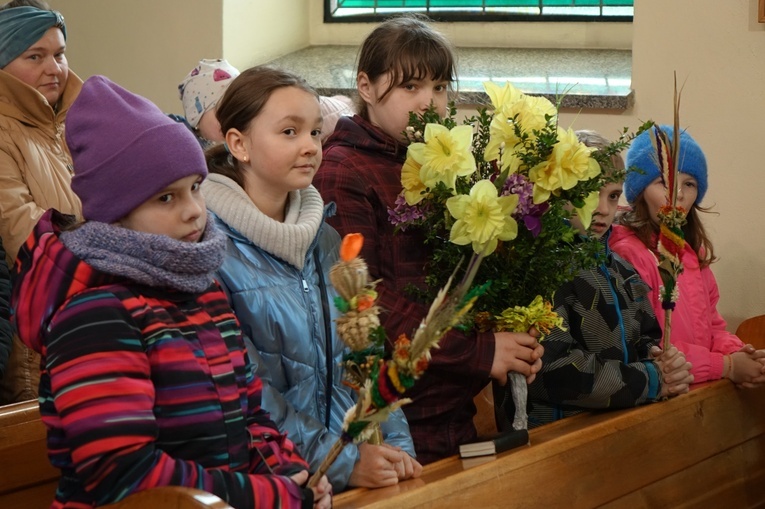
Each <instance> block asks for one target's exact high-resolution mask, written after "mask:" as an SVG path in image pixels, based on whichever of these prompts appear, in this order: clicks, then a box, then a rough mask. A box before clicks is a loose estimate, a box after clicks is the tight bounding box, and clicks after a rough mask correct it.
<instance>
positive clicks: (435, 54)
mask: <svg viewBox="0 0 765 509" xmlns="http://www.w3.org/2000/svg"><path fill="white" fill-rule="evenodd" d="M429 21H430V20H429V19H428V18H427V17H426V16H423V15H421V14H411V13H410V14H405V15H402V16H396V17H394V18H389V19H388V20H386V21H384V22H382V23H381V24H380V25H379V26H378V27H377V28H375V29H374V30H373V31H372V33H370V34H369V35H368V36H367V38H366V39H364V43H363V44H362V45H361V49H360V50H359V57H358V65H357V75H358V73H362V72H363V73H365V74H366V75H367V77H368V78H369V81H370V82H372V83H374V82H376V81H377V80H378V79H380V77H382V76H383V75H385V74H386V73H389V72H390V73H391V81H390V84H389V86H388V89H387V90H385V92H384V93H383V94H382V96H380V99H382V98H384V97H385V96H386V95H388V93H390V91H391V90H392V89H393V88H394V87H396V86H398V85H400V84H401V83H405V82H407V81H410V80H414V79H423V78H428V77H429V78H431V79H434V80H438V81H448V82H449V84H450V85H451V84H452V83H453V82H454V81H456V79H457V72H456V67H457V65H456V58H455V56H454V50H453V48H452V45H451V43H450V42H449V41H448V40H447V39H446V37H444V35H443V34H441V33H440V32H438V31H437V30H435V29H434V28H433V27H431V26H430V25H429V24H428V22H429ZM357 110H358V112H359V115H361V116H362V117H364V118H366V119H367V120H368V119H369V114H368V112H367V105H366V103H365V102H364V101H363V100H361V98H359V99H358V103H357Z"/></svg>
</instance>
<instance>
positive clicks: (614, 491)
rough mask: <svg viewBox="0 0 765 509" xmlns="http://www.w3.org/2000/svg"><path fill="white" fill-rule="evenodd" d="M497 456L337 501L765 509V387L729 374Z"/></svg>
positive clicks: (550, 432)
mask: <svg viewBox="0 0 765 509" xmlns="http://www.w3.org/2000/svg"><path fill="white" fill-rule="evenodd" d="M530 442H531V445H530V446H527V447H523V448H520V449H515V450H512V451H508V452H506V453H504V454H501V455H499V456H496V457H493V456H492V457H485V458H476V459H471V460H470V461H468V460H460V459H459V458H457V457H452V458H447V459H445V460H442V461H439V462H437V463H433V464H431V465H428V466H427V467H425V469H424V472H423V475H422V477H421V478H419V479H415V480H411V481H406V482H403V483H401V484H399V485H397V486H393V487H390V488H383V489H378V490H365V489H357V490H353V491H349V492H346V493H342V494H340V495H338V496H336V497H335V501H334V507H335V508H337V509H350V508H357V507H368V508H394V509H401V508H407V509H408V508H415V507H439V508H440V507H477V508H482V509H486V508H491V507H502V508H526V507H528V508H534V509H539V508H540V507H572V508H577V507H581V508H589V507H607V508H612V509H616V508H625V509H626V508H629V509H635V508H656V507H667V508H680V507H698V508H710V507H735V508H746V507H765V387H761V388H758V389H752V390H743V389H737V388H736V387H734V386H733V384H731V383H730V382H729V381H727V380H720V381H717V382H712V383H708V384H702V385H699V386H697V387H694V389H693V390H692V391H691V392H690V393H689V394H686V395H683V396H680V397H678V398H675V399H672V400H669V401H665V402H662V403H655V404H651V405H646V406H642V407H639V408H634V409H630V410H622V411H618V412H608V413H592V414H581V415H577V416H574V417H571V418H568V419H564V420H562V421H558V422H555V423H553V424H549V425H546V426H542V427H540V428H537V429H535V430H532V431H531V433H530Z"/></svg>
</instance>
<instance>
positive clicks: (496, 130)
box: [484, 95, 557, 169]
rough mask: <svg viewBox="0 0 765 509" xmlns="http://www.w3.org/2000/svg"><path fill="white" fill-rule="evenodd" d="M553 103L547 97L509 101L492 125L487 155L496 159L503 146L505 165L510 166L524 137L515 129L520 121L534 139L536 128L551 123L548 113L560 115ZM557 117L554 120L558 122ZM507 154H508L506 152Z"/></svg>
mask: <svg viewBox="0 0 765 509" xmlns="http://www.w3.org/2000/svg"><path fill="white" fill-rule="evenodd" d="M556 113H557V112H556V110H555V106H554V105H553V103H551V102H550V101H548V100H547V99H545V98H544V97H533V96H529V95H524V96H522V97H521V98H520V99H519V100H517V101H515V102H513V103H511V104H509V105H507V106H506V107H505V108H503V110H502V111H501V112H497V113H496V114H495V115H494V118H492V120H491V124H490V125H489V143H488V144H487V145H486V150H485V152H484V159H485V160H486V161H493V160H495V159H499V157H500V149H502V150H503V152H504V154H503V156H502V164H501V167H502V169H506V168H507V167H508V165H509V161H510V160H511V158H510V157H509V155H510V154H512V153H513V152H514V151H515V147H516V145H517V144H518V142H519V141H520V138H519V137H518V135H517V134H516V132H515V127H516V124H518V125H520V126H521V128H522V130H523V133H526V134H528V136H529V140H534V138H535V136H534V134H533V132H534V131H535V130H537V131H540V130H542V129H544V128H545V126H547V122H548V121H547V119H546V116H549V117H552V118H553V119H554V118H555V116H556ZM554 121H555V120H553V122H554ZM505 154H506V155H505Z"/></svg>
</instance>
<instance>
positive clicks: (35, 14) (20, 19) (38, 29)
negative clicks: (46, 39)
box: [0, 6, 66, 69]
mask: <svg viewBox="0 0 765 509" xmlns="http://www.w3.org/2000/svg"><path fill="white" fill-rule="evenodd" d="M53 27H56V28H59V29H61V32H62V33H63V34H64V40H66V25H65V24H64V17H63V16H62V15H61V13H58V12H56V11H43V10H41V9H38V8H37V7H26V6H24V7H13V8H11V9H4V10H2V11H0V69H2V68H4V67H5V66H6V65H8V64H10V63H11V62H12V61H13V60H15V59H16V57H18V56H19V55H21V54H22V53H24V52H25V51H26V50H27V49H29V47H30V46H32V45H33V44H34V43H36V42H37V41H39V40H40V38H41V37H42V36H43V35H45V32H47V31H48V29H50V28H53Z"/></svg>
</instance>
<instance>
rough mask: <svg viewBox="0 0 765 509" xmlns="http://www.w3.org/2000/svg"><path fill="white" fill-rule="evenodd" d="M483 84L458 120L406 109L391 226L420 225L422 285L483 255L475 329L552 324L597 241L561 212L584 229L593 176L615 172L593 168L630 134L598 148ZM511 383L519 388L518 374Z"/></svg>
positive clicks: (542, 107) (437, 282)
mask: <svg viewBox="0 0 765 509" xmlns="http://www.w3.org/2000/svg"><path fill="white" fill-rule="evenodd" d="M484 88H485V90H486V92H487V94H488V96H489V98H490V99H491V103H492V109H491V110H489V109H487V108H482V109H480V110H478V114H477V115H475V116H473V117H471V118H468V119H466V120H465V121H464V123H463V124H462V125H457V123H456V122H455V120H454V116H455V114H456V110H455V109H454V107H453V106H451V107H450V112H449V114H448V115H447V116H446V117H440V116H439V115H438V114H437V113H436V112H434V111H432V110H431V111H429V112H427V113H425V114H424V115H416V114H410V122H409V127H407V130H406V135H407V137H408V138H409V140H410V145H409V148H408V151H407V158H406V161H405V163H404V166H403V168H402V171H401V184H402V187H403V190H402V192H401V194H400V196H399V198H398V200H397V202H396V207H395V208H394V209H392V210H389V216H390V221H391V222H392V223H393V224H394V225H396V227H397V228H400V229H405V228H414V227H417V228H423V231H424V235H425V237H426V240H425V242H426V243H427V244H428V245H429V246H430V248H431V249H432V253H433V254H432V258H431V260H430V261H429V265H428V266H427V267H426V283H427V286H428V288H429V289H437V288H440V287H441V286H442V285H443V283H444V282H445V281H446V280H447V278H448V277H449V276H450V275H451V273H452V271H453V270H454V268H455V266H456V264H457V261H458V260H460V259H461V258H463V257H465V256H466V255H467V256H470V255H473V256H475V257H477V258H478V259H482V261H481V265H480V268H479V269H478V272H477V275H476V281H477V282H481V283H487V282H490V285H489V286H488V288H487V289H486V291H485V292H484V294H483V295H482V296H481V297H480V298H479V299H478V301H477V302H476V304H475V306H474V311H475V313H474V315H473V323H474V325H475V326H476V327H477V328H479V329H480V330H490V329H493V330H496V331H503V330H504V331H515V332H525V331H526V330H528V329H529V327H536V328H537V329H538V330H539V331H540V332H541V333H542V334H544V333H546V332H549V330H550V329H551V328H552V327H555V326H560V321H559V319H558V318H557V316H556V315H555V313H554V312H553V311H552V309H551V304H550V301H551V300H552V296H553V294H554V292H555V291H556V289H557V288H558V287H560V286H561V285H562V284H563V283H564V282H566V281H568V280H570V279H572V278H573V277H574V276H575V275H576V273H577V272H578V271H579V270H580V269H581V268H583V267H588V266H593V265H595V258H596V256H597V252H598V249H599V247H598V243H597V242H596V241H595V240H594V239H590V238H588V237H582V236H579V235H578V234H577V231H576V229H575V228H574V227H573V226H572V225H571V223H570V219H571V217H572V216H573V215H574V214H576V215H578V216H579V218H580V220H581V222H582V224H583V225H584V226H585V228H587V227H589V224H590V221H591V218H592V213H593V211H594V210H595V208H596V207H597V203H598V193H599V191H600V188H601V187H602V185H603V183H604V180H603V179H605V178H614V179H615V178H619V176H616V175H614V174H613V173H612V172H602V171H601V166H606V165H608V166H609V167H612V163H611V156H612V155H613V154H616V153H618V152H620V151H621V150H622V149H624V148H625V147H626V146H627V145H628V144H629V141H631V139H632V138H633V137H634V136H631V135H628V134H627V130H626V129H625V130H624V133H623V134H622V135H621V136H620V137H619V139H618V140H617V141H615V142H614V143H613V144H612V145H611V146H609V147H608V148H607V149H606V150H600V151H596V149H594V148H590V147H587V146H585V145H584V144H583V143H581V142H580V141H579V140H578V138H577V135H576V133H575V131H574V130H573V129H565V128H562V127H560V126H559V125H558V112H557V109H556V107H555V105H553V103H551V102H550V101H549V100H547V99H545V98H543V97H534V96H529V95H525V94H523V93H521V92H520V91H519V90H518V89H516V88H515V87H514V86H513V85H511V84H510V83H505V84H504V85H498V84H496V83H492V82H487V83H484ZM606 175H608V177H606ZM430 293H432V290H431V292H430ZM426 297H427V296H426ZM529 317H531V319H528V318H529ZM511 381H512V382H513V384H514V385H515V384H516V382H517V383H518V384H519V385H522V387H519V388H518V390H519V391H524V390H525V388H526V387H525V380H523V381H522V382H521V381H517V380H513V379H512V378H511ZM519 397H520V398H522V401H520V403H521V404H522V406H523V409H521V408H518V406H519V405H518V404H516V410H517V411H521V412H522V414H523V415H522V416H521V420H520V422H519V423H518V424H517V427H525V397H524V396H523V394H522V393H521V394H520V395H519Z"/></svg>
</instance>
